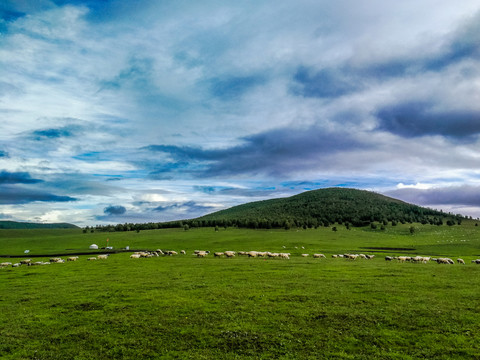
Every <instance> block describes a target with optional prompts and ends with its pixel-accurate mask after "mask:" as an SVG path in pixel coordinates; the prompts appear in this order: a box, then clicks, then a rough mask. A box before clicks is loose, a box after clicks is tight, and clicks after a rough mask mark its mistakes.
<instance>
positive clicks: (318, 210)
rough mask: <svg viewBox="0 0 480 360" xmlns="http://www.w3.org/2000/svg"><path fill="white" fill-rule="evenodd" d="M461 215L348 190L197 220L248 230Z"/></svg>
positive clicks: (330, 190)
mask: <svg viewBox="0 0 480 360" xmlns="http://www.w3.org/2000/svg"><path fill="white" fill-rule="evenodd" d="M461 219H463V217H462V216H461V215H452V214H447V213H444V212H441V211H437V210H433V209H429V208H424V207H420V206H417V205H412V204H408V203H406V202H403V201H401V200H398V199H394V198H390V197H387V196H384V195H381V194H378V193H374V192H371V191H365V190H357V189H348V188H327V189H320V190H312V191H307V192H304V193H301V194H298V195H295V196H291V197H288V198H280V199H271V200H264V201H256V202H250V203H247V204H243V205H238V206H234V207H232V208H229V209H226V210H221V211H217V212H214V213H212V214H208V215H206V216H202V217H200V218H197V219H194V221H196V222H197V223H198V224H199V225H200V226H206V225H207V224H209V225H211V224H212V223H215V224H218V225H223V224H224V223H225V224H226V225H238V226H246V227H261V228H262V227H283V226H285V225H287V226H288V225H291V226H309V227H311V226H322V225H324V226H328V225H329V224H333V223H339V224H341V223H350V224H351V225H353V226H365V225H369V224H371V223H372V222H384V223H386V222H392V221H393V222H402V223H403V222H423V223H431V224H438V225H440V224H442V223H443V222H444V221H449V224H452V225H453V224H454V223H458V222H460V221H461Z"/></svg>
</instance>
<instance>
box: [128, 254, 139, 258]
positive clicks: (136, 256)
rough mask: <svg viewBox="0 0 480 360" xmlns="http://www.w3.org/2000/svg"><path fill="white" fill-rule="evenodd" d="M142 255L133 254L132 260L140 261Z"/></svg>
mask: <svg viewBox="0 0 480 360" xmlns="http://www.w3.org/2000/svg"><path fill="white" fill-rule="evenodd" d="M140 257H141V256H140V254H132V255H130V259H140Z"/></svg>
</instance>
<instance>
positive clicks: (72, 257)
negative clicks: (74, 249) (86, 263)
mask: <svg viewBox="0 0 480 360" xmlns="http://www.w3.org/2000/svg"><path fill="white" fill-rule="evenodd" d="M77 260H78V256H70V257H68V258H67V261H77Z"/></svg>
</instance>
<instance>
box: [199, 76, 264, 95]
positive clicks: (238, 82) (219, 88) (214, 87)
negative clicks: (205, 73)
mask: <svg viewBox="0 0 480 360" xmlns="http://www.w3.org/2000/svg"><path fill="white" fill-rule="evenodd" d="M265 81H266V80H265V77H264V76H255V75H249V76H243V77H242V76H233V77H218V78H214V79H211V80H210V81H209V84H210V91H211V92H212V95H213V96H215V97H218V98H220V99H222V100H234V99H237V98H238V97H240V96H242V95H243V94H245V93H247V92H248V91H251V90H252V89H253V88H255V87H257V86H259V85H262V84H264V83H265Z"/></svg>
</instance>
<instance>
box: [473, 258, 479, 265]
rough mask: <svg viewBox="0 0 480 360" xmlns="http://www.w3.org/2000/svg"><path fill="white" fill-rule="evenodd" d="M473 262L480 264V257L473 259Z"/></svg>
mask: <svg viewBox="0 0 480 360" xmlns="http://www.w3.org/2000/svg"><path fill="white" fill-rule="evenodd" d="M472 263H474V264H480V259H475V260H472Z"/></svg>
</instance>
